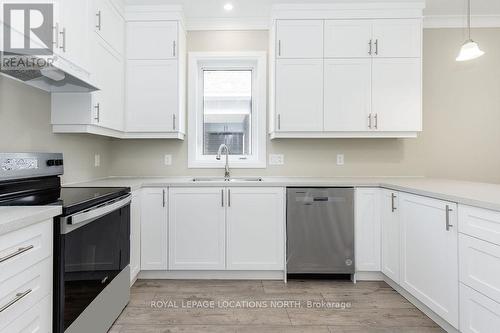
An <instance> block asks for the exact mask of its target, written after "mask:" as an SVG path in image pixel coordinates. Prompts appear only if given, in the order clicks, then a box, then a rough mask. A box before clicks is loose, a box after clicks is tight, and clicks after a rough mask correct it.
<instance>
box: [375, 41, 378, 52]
mask: <svg viewBox="0 0 500 333" xmlns="http://www.w3.org/2000/svg"><path fill="white" fill-rule="evenodd" d="M375 55H378V39H375Z"/></svg>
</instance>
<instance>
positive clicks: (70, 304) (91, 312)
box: [54, 194, 130, 332]
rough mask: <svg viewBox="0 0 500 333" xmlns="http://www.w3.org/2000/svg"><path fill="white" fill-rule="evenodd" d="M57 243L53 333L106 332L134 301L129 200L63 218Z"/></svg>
mask: <svg viewBox="0 0 500 333" xmlns="http://www.w3.org/2000/svg"><path fill="white" fill-rule="evenodd" d="M54 239H55V244H54V245H55V246H54V249H55V256H56V258H55V260H54V262H55V264H56V265H57V267H54V272H55V276H54V287H55V288H54V295H55V298H54V300H55V302H54V315H55V316H54V325H55V326H56V325H57V327H55V332H106V330H107V328H108V327H109V326H110V325H111V324H112V323H113V321H114V320H115V319H116V318H117V316H118V315H119V313H120V312H121V310H122V309H123V307H124V306H125V305H126V304H127V302H128V298H129V295H130V294H129V293H130V291H129V285H128V283H129V276H130V273H129V268H128V265H129V261H130V260H129V259H130V246H129V241H130V194H125V195H123V196H121V197H118V198H115V199H112V200H110V201H107V202H104V203H102V204H100V205H98V206H96V207H91V208H88V209H86V210H84V211H79V212H76V213H74V214H71V215H65V216H61V217H59V218H58V220H57V221H56V226H55V237H54ZM115 280H116V281H115ZM115 282H117V283H116V286H115ZM111 285H113V287H114V288H113V290H111V291H109V290H108V291H107V293H106V294H104V291H105V289H106V288H107V287H108V286H111ZM103 321H104V322H103Z"/></svg>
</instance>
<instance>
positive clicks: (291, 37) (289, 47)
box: [276, 20, 323, 59]
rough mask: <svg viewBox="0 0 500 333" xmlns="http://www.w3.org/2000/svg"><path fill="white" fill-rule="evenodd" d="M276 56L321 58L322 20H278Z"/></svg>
mask: <svg viewBox="0 0 500 333" xmlns="http://www.w3.org/2000/svg"><path fill="white" fill-rule="evenodd" d="M276 55H277V57H278V58H295V59H297V58H323V20H279V21H278V22H277V30H276Z"/></svg>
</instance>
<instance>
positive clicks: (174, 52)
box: [172, 40, 177, 57]
mask: <svg viewBox="0 0 500 333" xmlns="http://www.w3.org/2000/svg"><path fill="white" fill-rule="evenodd" d="M176 47H177V44H176V42H175V40H174V41H173V42H172V55H173V56H174V57H175V54H176V50H175V49H176Z"/></svg>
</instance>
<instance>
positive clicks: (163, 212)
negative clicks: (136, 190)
mask: <svg viewBox="0 0 500 333" xmlns="http://www.w3.org/2000/svg"><path fill="white" fill-rule="evenodd" d="M167 194H168V193H167V189H166V188H160V187H153V188H143V189H142V193H141V195H142V200H141V202H142V205H141V270H166V269H167Z"/></svg>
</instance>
